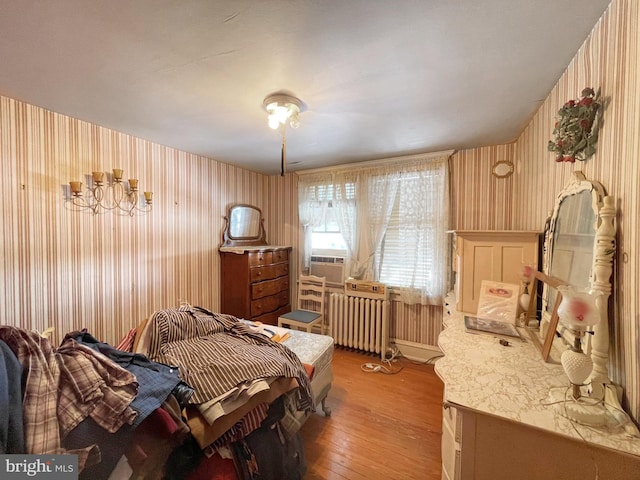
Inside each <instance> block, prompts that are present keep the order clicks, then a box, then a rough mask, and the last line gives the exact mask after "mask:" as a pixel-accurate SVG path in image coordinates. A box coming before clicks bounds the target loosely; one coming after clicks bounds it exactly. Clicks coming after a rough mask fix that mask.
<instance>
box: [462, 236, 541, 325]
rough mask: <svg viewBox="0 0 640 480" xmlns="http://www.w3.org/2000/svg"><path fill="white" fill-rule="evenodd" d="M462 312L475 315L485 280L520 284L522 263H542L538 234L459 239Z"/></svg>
mask: <svg viewBox="0 0 640 480" xmlns="http://www.w3.org/2000/svg"><path fill="white" fill-rule="evenodd" d="M456 254H457V255H458V256H459V261H458V265H459V270H460V271H459V272H458V281H459V282H460V284H459V285H458V294H459V298H458V311H461V312H466V313H473V314H475V313H476V311H477V310H478V297H479V295H480V285H481V283H482V281H483V280H490V281H493V282H504V283H512V284H516V285H519V284H520V273H521V269H522V265H523V264H525V263H527V264H532V265H537V264H538V236H537V234H535V233H533V234H527V235H525V234H519V233H517V232H516V233H512V232H491V233H487V232H479V233H477V234H473V233H468V234H465V235H464V236H460V237H458V238H457V239H456Z"/></svg>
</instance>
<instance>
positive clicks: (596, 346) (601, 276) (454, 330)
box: [435, 171, 640, 480]
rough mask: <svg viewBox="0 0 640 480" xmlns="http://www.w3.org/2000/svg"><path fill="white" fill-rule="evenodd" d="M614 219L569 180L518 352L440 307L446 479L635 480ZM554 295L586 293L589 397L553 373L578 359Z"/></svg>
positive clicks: (454, 307) (639, 449) (585, 185)
mask: <svg viewBox="0 0 640 480" xmlns="http://www.w3.org/2000/svg"><path fill="white" fill-rule="evenodd" d="M615 218H616V200H615V198H614V197H612V196H608V195H606V193H605V189H604V187H603V186H602V185H601V184H599V183H598V182H595V181H590V180H587V179H586V177H585V176H584V174H583V173H582V172H580V171H574V172H572V177H571V178H570V179H569V181H568V183H567V184H566V185H565V187H564V188H563V190H562V191H561V192H559V193H558V195H557V197H556V202H555V206H554V209H553V212H552V215H551V217H550V219H549V221H548V226H547V228H546V235H545V238H544V258H543V262H542V263H543V272H537V273H542V274H544V275H536V276H535V278H536V279H537V278H538V277H540V278H543V279H548V280H547V281H545V282H544V284H543V285H542V287H543V288H541V289H536V288H535V282H534V284H532V286H531V287H532V292H535V293H536V297H537V296H539V297H540V304H541V307H540V309H539V310H538V302H536V303H534V304H531V305H530V306H529V307H530V308H529V311H528V313H527V320H526V323H528V324H531V323H532V321H531V320H529V319H530V318H535V320H533V325H532V327H533V328H532V329H531V330H528V331H525V330H526V328H521V329H520V335H521V337H522V338H521V340H517V339H516V340H513V341H511V342H510V345H509V346H504V345H502V344H500V343H499V341H498V339H497V338H495V337H494V336H491V335H479V334H471V333H468V332H467V331H466V330H465V327H464V313H463V311H468V310H462V309H461V308H460V307H461V304H460V301H459V299H457V298H455V296H454V295H453V294H450V295H449V296H448V297H447V300H446V304H445V315H444V320H443V323H444V330H443V331H442V333H441V334H440V336H439V338H438V345H439V347H440V349H441V350H442V352H443V353H444V357H443V358H441V359H440V360H438V362H437V363H436V367H435V370H436V373H437V374H438V375H439V376H440V378H441V379H442V380H443V382H444V385H445V388H444V402H443V406H444V411H443V426H442V432H443V433H442V462H443V469H442V472H443V473H442V478H443V479H447V480H453V479H456V480H460V479H476V480H484V479H487V480H489V479H491V480H494V479H517V480H529V479H531V480H549V479H562V480H574V479H575V480H585V479H594V480H605V479H606V480H608V479H612V480H613V479H615V480H626V479H629V480H632V479H633V480H638V479H640V432H638V430H637V428H636V426H635V425H634V424H633V423H632V422H631V421H630V420H629V417H628V416H627V415H626V413H624V411H623V410H622V407H621V406H620V398H619V396H620V393H621V391H622V389H621V388H620V386H617V385H614V384H613V382H612V380H611V379H610V378H609V363H610V360H611V357H613V358H614V359H615V356H613V355H610V352H609V350H610V348H611V347H612V345H611V342H610V340H609V338H610V337H609V332H610V330H612V331H615V328H616V322H615V320H616V319H615V318H609V315H608V312H609V311H610V310H611V308H610V307H611V305H609V299H610V296H611V294H612V292H613V291H614V285H612V283H611V278H612V271H613V261H614V256H615V255H614V254H615V250H616V245H615V237H616V222H615ZM515 264H516V262H512V263H511V265H513V268H511V274H514V273H515V272H517V271H518V269H519V266H517V265H515ZM503 265H507V266H508V265H510V263H507V264H504V263H503ZM459 266H460V271H459V272H458V274H459V275H460V278H461V279H464V278H467V277H468V275H469V269H474V268H475V264H474V262H459ZM465 270H466V271H465ZM549 279H550V280H553V281H549ZM560 285H569V286H571V287H572V288H576V289H583V291H585V293H586V292H588V293H589V294H590V295H593V296H594V297H595V304H596V305H597V307H596V309H595V310H596V313H595V315H596V316H597V321H596V323H595V325H594V326H593V327H592V328H591V329H590V330H589V334H588V335H583V336H582V337H581V338H580V339H579V340H578V341H577V342H578V343H579V345H580V347H581V348H580V350H581V351H582V352H586V353H585V356H588V357H589V360H590V361H591V362H592V365H593V368H592V369H591V373H590V376H589V378H588V379H587V381H586V385H581V384H580V385H575V386H573V388H572V386H571V385H570V382H569V378H568V377H567V376H566V374H565V370H564V369H563V367H562V365H561V364H560V359H561V358H562V354H563V353H564V352H566V351H567V350H568V348H569V347H568V345H569V346H571V347H572V349H573V350H574V352H576V351H578V350H577V349H576V343H574V342H575V338H571V336H569V338H567V334H568V333H569V331H568V329H566V328H564V327H563V328H557V327H560V325H558V324H557V319H558V301H557V300H559V299H561V298H562V297H561V295H562V292H561V291H560V290H558V287H559V286H560ZM538 322H539V325H540V328H536V327H537V326H538ZM541 339H542V340H544V348H539V345H540V343H541V342H540V340H541ZM547 347H548V348H547ZM541 350H542V352H541ZM545 352H546V353H545ZM567 358H571V356H570V355H569V356H567ZM584 365H587V366H588V362H584ZM574 388H575V389H576V390H577V391H578V392H579V394H577V393H575V394H574V393H572V391H575V390H573V389H574ZM564 392H567V393H564ZM550 393H552V395H550ZM588 425H591V426H588ZM595 425H597V426H595Z"/></svg>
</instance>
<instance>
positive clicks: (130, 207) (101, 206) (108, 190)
mask: <svg viewBox="0 0 640 480" xmlns="http://www.w3.org/2000/svg"><path fill="white" fill-rule="evenodd" d="M122 175H123V171H122V169H120V168H114V169H113V174H112V177H113V179H112V181H111V182H107V183H106V184H105V181H104V180H105V176H106V175H105V173H104V172H92V174H91V179H92V184H91V185H90V186H88V187H87V188H86V189H85V191H84V193H83V191H82V182H76V181H71V182H69V187H70V188H71V198H68V199H67V202H69V203H70V204H71V209H72V210H74V211H77V212H81V211H84V210H90V211H91V212H92V213H93V214H94V215H97V214H99V213H105V212H108V211H113V212H115V213H116V214H120V215H129V216H131V217H132V216H133V215H135V213H136V212H140V213H147V212H150V211H151V209H152V208H153V205H152V199H153V192H144V193H143V195H144V203H143V204H141V202H140V200H141V199H140V196H139V192H138V179H137V178H130V179H129V181H128V182H127V184H126V185H125V184H124V183H123V181H122Z"/></svg>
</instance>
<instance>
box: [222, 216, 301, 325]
mask: <svg viewBox="0 0 640 480" xmlns="http://www.w3.org/2000/svg"><path fill="white" fill-rule="evenodd" d="M225 220H226V222H227V225H226V227H225V231H224V234H223V242H222V245H221V247H220V249H219V252H220V271H221V285H220V292H221V303H222V305H221V312H222V313H229V314H231V315H234V316H236V317H238V318H244V319H246V320H252V321H258V322H262V323H268V324H271V325H277V323H278V317H279V316H280V315H282V314H284V313H287V312H290V311H291V297H290V288H289V287H290V283H291V281H290V273H289V257H290V253H291V247H288V246H274V245H268V244H267V241H266V233H265V230H264V225H263V218H262V212H261V210H260V209H259V208H257V207H254V206H251V205H244V204H241V205H234V206H232V207H230V208H229V212H228V214H227V216H226V217H225Z"/></svg>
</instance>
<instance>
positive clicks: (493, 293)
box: [476, 280, 520, 324]
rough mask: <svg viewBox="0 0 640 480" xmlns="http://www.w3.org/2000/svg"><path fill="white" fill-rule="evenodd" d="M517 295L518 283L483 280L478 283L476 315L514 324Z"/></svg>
mask: <svg viewBox="0 0 640 480" xmlns="http://www.w3.org/2000/svg"><path fill="white" fill-rule="evenodd" d="M519 296H520V285H515V284H512V283H503V282H492V281H489V280H483V281H482V282H481V283H480V295H479V296H478V310H477V312H476V316H477V317H479V318H486V319H489V320H497V321H499V322H506V323H514V324H515V323H516V318H517V315H518V297H519Z"/></svg>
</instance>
